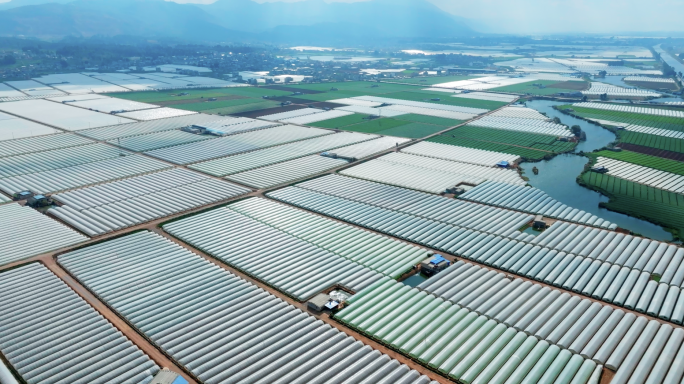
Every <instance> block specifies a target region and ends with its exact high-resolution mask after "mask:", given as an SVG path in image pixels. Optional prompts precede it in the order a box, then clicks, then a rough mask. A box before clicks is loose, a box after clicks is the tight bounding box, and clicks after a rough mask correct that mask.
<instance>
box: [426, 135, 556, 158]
mask: <svg viewBox="0 0 684 384" xmlns="http://www.w3.org/2000/svg"><path fill="white" fill-rule="evenodd" d="M428 141H433V142H435V143H441V144H449V145H457V146H459V147H468V148H475V149H483V150H485V151H494V152H501V153H508V154H511V155H518V156H520V157H522V158H524V159H527V160H533V161H534V160H541V159H543V158H545V157H550V156H552V155H553V154H551V153H549V152H546V151H539V150H536V149H529V148H523V147H516V146H512V145H506V144H501V143H492V142H489V141H479V140H472V139H466V138H462V137H451V136H448V137H447V136H444V135H442V136H436V137H433V138H430V139H428Z"/></svg>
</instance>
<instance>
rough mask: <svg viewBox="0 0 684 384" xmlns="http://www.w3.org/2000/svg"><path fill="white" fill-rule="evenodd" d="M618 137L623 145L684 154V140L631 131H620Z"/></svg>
mask: <svg viewBox="0 0 684 384" xmlns="http://www.w3.org/2000/svg"><path fill="white" fill-rule="evenodd" d="M618 136H619V138H620V142H622V143H628V144H636V145H643V146H645V147H651V148H657V149H664V150H667V151H672V152H679V153H684V140H682V139H675V138H672V137H663V136H656V135H649V134H647V133H639V132H630V131H618Z"/></svg>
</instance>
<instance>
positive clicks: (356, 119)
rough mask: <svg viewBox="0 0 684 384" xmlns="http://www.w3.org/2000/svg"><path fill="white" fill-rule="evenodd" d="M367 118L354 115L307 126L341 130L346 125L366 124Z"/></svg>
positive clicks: (359, 114) (362, 115)
mask: <svg viewBox="0 0 684 384" xmlns="http://www.w3.org/2000/svg"><path fill="white" fill-rule="evenodd" d="M367 116H368V115H364V114H361V113H355V114H353V115H348V116H342V117H336V118H334V119H329V120H323V121H318V122H315V123H311V124H307V125H309V126H311V127H319V128H343V127H346V126H347V125H352V124H359V123H364V122H368V120H365V118H366V117H367Z"/></svg>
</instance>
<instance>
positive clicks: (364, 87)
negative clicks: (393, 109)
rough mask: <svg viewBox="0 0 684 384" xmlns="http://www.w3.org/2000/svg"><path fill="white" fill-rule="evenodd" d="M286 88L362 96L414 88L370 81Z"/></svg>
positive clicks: (300, 85) (301, 85)
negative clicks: (354, 93)
mask: <svg viewBox="0 0 684 384" xmlns="http://www.w3.org/2000/svg"><path fill="white" fill-rule="evenodd" d="M288 87H290V88H297V89H308V90H312V91H321V92H331V93H334V92H361V93H363V94H364V95H379V94H385V93H391V92H401V91H405V90H410V89H414V88H415V87H414V86H412V85H403V84H387V83H376V82H370V81H345V82H338V83H319V84H299V85H288ZM331 88H337V89H338V91H331ZM307 96H308V95H307Z"/></svg>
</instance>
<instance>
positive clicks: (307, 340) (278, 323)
mask: <svg viewBox="0 0 684 384" xmlns="http://www.w3.org/2000/svg"><path fill="white" fill-rule="evenodd" d="M59 262H60V263H61V264H62V265H63V266H64V267H65V268H67V269H68V270H69V271H70V272H71V273H73V274H74V275H75V276H76V278H77V279H79V280H80V281H81V282H82V283H83V284H85V285H86V286H87V287H88V288H89V289H90V290H92V291H93V292H94V293H95V294H96V295H97V296H98V297H99V298H100V299H102V300H104V301H105V302H106V303H108V304H109V305H110V306H111V307H112V308H113V309H114V310H115V311H117V312H118V313H119V314H120V315H121V316H123V317H124V318H125V319H126V320H127V321H129V322H130V323H131V324H132V325H133V326H134V327H136V328H137V329H138V330H139V331H140V332H142V333H143V334H144V335H145V336H146V337H147V338H149V340H151V342H152V343H154V344H155V345H157V346H158V347H159V348H161V349H162V350H163V351H164V352H166V353H167V354H169V355H170V356H171V357H172V358H173V359H174V360H176V361H178V362H179V363H180V364H181V365H183V366H184V367H185V368H186V369H188V370H189V371H190V372H192V374H193V375H195V376H196V377H198V378H199V379H200V380H201V381H202V382H205V383H218V382H239V381H244V382H248V383H256V382H264V383H271V384H306V383H312V382H326V381H327V380H331V382H335V383H342V382H345V381H346V380H352V381H357V380H359V378H361V377H363V378H368V379H370V380H373V382H374V383H378V384H380V383H382V384H389V383H396V384H437V383H436V382H430V379H429V378H427V377H426V376H421V375H420V374H419V373H418V372H416V371H414V370H411V369H409V368H408V367H406V366H404V365H401V364H399V363H398V362H397V361H396V360H393V359H391V358H389V357H388V356H387V355H384V354H382V353H380V352H378V351H374V350H373V349H372V348H371V347H369V346H366V345H364V344H363V343H362V342H360V341H357V340H355V339H354V338H352V337H350V336H347V335H346V334H344V333H342V332H340V331H338V330H337V329H335V328H333V327H331V326H329V325H327V324H325V323H323V322H322V321H320V320H317V319H316V318H314V317H313V316H310V315H308V314H306V313H304V312H302V311H301V310H299V309H297V308H296V307H294V306H292V305H288V304H287V303H286V302H285V301H283V300H281V299H279V298H277V297H275V296H273V295H271V294H269V293H268V292H266V291H264V290H262V289H260V288H258V287H257V286H255V285H253V284H250V283H248V282H246V281H244V280H242V279H240V278H239V277H237V276H235V275H233V274H231V273H229V272H227V271H226V270H224V269H221V268H220V267H218V266H216V265H215V264H213V263H210V262H208V261H206V260H204V259H202V258H201V257H199V256H197V255H194V254H193V253H191V252H189V251H187V250H186V249H184V248H182V247H180V246H178V245H176V244H174V243H172V242H171V241H168V240H166V239H164V238H162V237H161V236H158V235H155V234H152V233H150V232H141V233H136V234H133V235H129V236H126V237H122V238H118V239H115V240H111V241H107V242H104V243H100V244H97V245H94V246H91V247H87V248H83V249H80V250H78V251H73V252H70V253H68V254H64V255H62V256H60V257H59ZM121 287H131V288H132V289H128V290H125V291H123V290H122V289H121ZM135 287H139V288H138V289H135ZM142 288H144V289H142Z"/></svg>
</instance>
